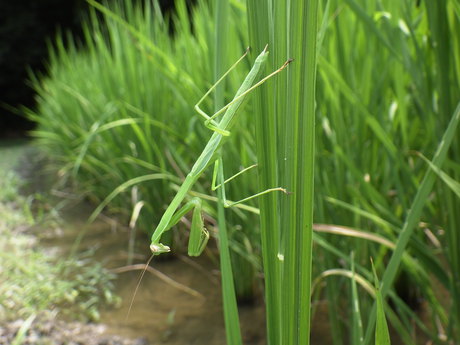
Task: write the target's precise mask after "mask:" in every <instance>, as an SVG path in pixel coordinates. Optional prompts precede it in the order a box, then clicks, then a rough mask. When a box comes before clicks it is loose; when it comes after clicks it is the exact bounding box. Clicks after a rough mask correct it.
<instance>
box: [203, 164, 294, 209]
mask: <svg viewBox="0 0 460 345" xmlns="http://www.w3.org/2000/svg"><path fill="white" fill-rule="evenodd" d="M256 166H257V164H254V165H251V166H249V167H247V168H244V169H243V170H241V171H240V172H238V173H236V174H235V175H233V176H232V177H229V178H228V179H225V178H224V167H223V162H222V158H219V159H218V160H216V162H215V163H214V173H213V177H212V181H213V182H212V189H213V190H216V189H218V188H221V187H222V196H223V200H224V207H227V208H228V207H232V206H235V205H238V204H242V203H244V202H246V201H248V200H251V199H255V198H257V197H259V196H262V195H265V194H268V193H271V192H283V193H285V194H289V192H288V191H287V190H286V189H285V188H282V187H275V188H269V189H266V190H264V191H262V192H259V193H256V194H254V195H251V196H248V197H247V198H244V199H241V200H238V201H232V202H228V201H227V198H226V196H225V184H226V183H227V182H230V181H231V180H233V179H234V178H235V177H237V176H239V175H241V174H243V173H244V172H246V171H248V170H250V169H252V168H255V167H256ZM217 180H218V183H219V184H218V185H216V184H215V182H216V181H217Z"/></svg>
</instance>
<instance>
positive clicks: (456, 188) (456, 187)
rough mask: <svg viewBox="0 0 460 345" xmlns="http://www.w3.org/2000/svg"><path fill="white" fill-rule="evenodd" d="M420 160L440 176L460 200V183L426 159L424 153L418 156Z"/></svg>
mask: <svg viewBox="0 0 460 345" xmlns="http://www.w3.org/2000/svg"><path fill="white" fill-rule="evenodd" d="M418 155H419V156H420V158H422V159H423V160H424V161H425V162H426V163H427V164H428V165H429V167H430V168H431V169H432V170H433V171H434V172H435V173H436V175H438V176H439V177H440V178H441V180H442V181H443V182H444V183H445V184H446V185H447V186H448V187H449V188H450V189H451V190H452V192H454V193H455V194H457V196H458V197H459V198H460V183H459V182H458V181H456V180H455V179H453V178H452V177H450V176H449V175H447V174H446V173H445V172H444V171H442V170H441V169H440V167H438V166H436V165H434V164H433V162H431V161H430V160H429V159H428V158H426V157H425V156H424V155H423V154H422V153H419V154H418Z"/></svg>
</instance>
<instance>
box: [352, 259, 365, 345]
mask: <svg viewBox="0 0 460 345" xmlns="http://www.w3.org/2000/svg"><path fill="white" fill-rule="evenodd" d="M350 261H351V271H352V274H353V275H352V279H351V303H352V324H353V328H352V344H356V345H362V344H364V331H363V320H362V318H361V311H360V309H359V295H358V289H357V286H356V279H355V277H356V272H355V257H354V253H353V252H352V253H351V258H350Z"/></svg>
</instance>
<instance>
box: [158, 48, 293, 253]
mask: <svg viewBox="0 0 460 345" xmlns="http://www.w3.org/2000/svg"><path fill="white" fill-rule="evenodd" d="M247 53H248V50H246V52H245V53H244V54H243V56H242V57H241V58H240V59H239V60H238V61H237V62H236V63H235V64H234V65H233V66H232V67H230V69H229V70H228V71H227V72H226V73H225V74H224V75H223V76H222V77H221V78H220V79H219V80H218V81H217V82H216V83H215V84H214V85H213V86H212V87H211V88H210V89H209V90H208V92H207V93H206V94H205V95H204V96H203V97H202V98H201V99H200V100H199V101H198V103H197V104H196V105H195V110H196V111H197V112H198V114H200V115H201V116H202V117H204V118H205V119H206V120H205V126H206V127H208V128H209V129H211V130H212V131H214V133H213V134H212V136H211V138H210V139H209V141H208V143H207V145H206V147H205V148H204V150H203V152H202V153H201V155H200V156H199V157H198V159H197V161H196V162H195V164H194V165H193V167H192V169H191V171H190V173H189V174H188V175H187V176H186V178H185V180H184V181H183V183H182V185H181V187H180V188H179V190H178V191H177V194H176V196H175V197H174V198H173V200H172V201H171V203H170V204H169V206H168V208H167V209H166V211H165V213H164V214H163V216H162V218H161V220H160V222H159V223H158V225H157V227H156V229H155V231H154V232H153V234H152V237H151V244H150V250H151V251H152V253H153V255H158V254H161V253H166V252H169V251H170V248H169V247H168V246H166V245H164V244H162V243H160V239H161V236H162V235H163V233H164V232H165V231H168V230H169V229H171V228H172V227H173V226H174V225H176V224H177V223H178V222H179V221H180V219H181V218H182V217H183V216H184V215H185V214H187V213H188V212H190V211H191V210H193V216H192V223H191V230H190V237H189V242H188V254H189V255H190V256H198V255H200V254H201V253H202V251H203V250H204V248H205V247H206V244H207V242H208V239H209V232H208V231H207V230H206V228H205V227H204V224H203V219H202V216H201V208H202V206H201V199H199V198H193V199H191V200H190V201H189V202H187V203H186V204H185V205H184V206H182V208H180V209H179V210H178V208H179V206H180V205H181V203H182V202H183V201H184V199H185V197H186V195H187V194H188V192H189V191H190V190H191V188H192V187H193V185H194V184H195V182H196V181H197V180H198V178H199V177H200V176H201V174H202V173H203V172H204V170H205V169H206V168H207V167H209V166H210V165H211V164H213V163H215V166H214V173H213V178H212V189H213V190H216V189H217V188H220V187H222V188H224V184H225V183H227V182H229V181H230V180H232V179H233V178H235V177H237V176H238V175H240V174H242V173H243V172H245V171H247V170H249V169H251V168H253V167H254V166H255V165H253V166H251V167H249V168H246V169H243V170H242V171H240V172H239V173H237V174H236V175H234V176H232V177H230V178H229V179H227V180H224V178H223V172H222V171H223V169H222V158H221V157H220V154H219V148H220V147H221V146H222V144H223V143H224V141H225V138H226V137H228V136H229V135H230V129H231V128H232V126H233V124H234V123H235V120H236V115H237V114H238V108H239V107H240V105H241V103H242V102H243V100H244V98H245V97H246V95H247V94H248V93H250V92H251V91H252V90H254V89H255V88H257V87H258V86H260V85H261V84H263V83H265V82H266V81H267V80H268V79H270V78H271V77H273V76H274V75H276V74H277V73H279V72H281V71H282V70H283V69H285V68H286V67H287V66H288V64H289V63H290V62H291V61H292V59H289V60H287V61H286V62H285V63H284V64H283V65H282V66H281V67H280V68H278V69H277V70H276V71H274V72H272V73H271V74H269V75H267V76H266V77H264V78H263V79H261V80H260V81H258V82H257V83H255V84H254V81H255V79H256V78H257V76H258V75H259V72H260V71H261V68H262V66H263V65H264V64H265V62H266V60H267V57H268V51H267V46H266V47H265V49H264V50H263V51H262V52H261V53H260V55H259V56H258V57H257V58H256V60H255V62H254V65H253V67H252V68H251V70H250V71H249V73H248V74H247V76H246V78H245V79H244V81H243V83H242V84H241V86H240V88H239V89H238V91H237V93H236V95H235V97H234V98H233V100H232V101H231V102H230V103H228V104H227V105H226V106H224V107H223V108H222V109H220V110H218V111H217V112H216V113H214V114H213V115H211V116H209V115H207V114H206V113H205V112H204V111H203V110H201V109H200V107H199V105H200V104H201V103H202V102H203V100H204V99H205V98H206V97H207V96H208V95H209V94H210V93H211V92H212V91H213V90H214V89H215V88H216V86H217V85H218V84H219V83H220V82H221V81H222V80H223V79H224V78H225V77H226V76H227V74H228V73H230V71H231V70H232V69H233V68H234V67H235V66H236V65H237V64H238V63H239V62H240V61H241V60H242V59H243V58H244V57H245V56H246V55H247ZM224 112H225V113H224ZM222 113H224V114H223V115H222V118H221V119H220V121H219V122H217V121H216V118H217V117H218V116H219V115H220V114H222ZM217 177H218V178H219V182H218V184H216V180H217ZM274 191H281V192H284V193H287V192H286V190H285V189H284V188H281V187H277V188H271V189H267V190H265V191H263V192H260V193H257V194H255V195H252V196H249V197H247V198H244V199H242V200H239V201H236V202H232V203H229V202H227V200H226V199H225V193H223V195H224V206H225V207H231V206H234V205H236V204H239V203H243V202H245V201H248V200H250V199H252V198H256V197H258V196H260V195H263V194H266V193H270V192H274Z"/></svg>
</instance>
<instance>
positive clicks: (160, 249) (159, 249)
mask: <svg viewBox="0 0 460 345" xmlns="http://www.w3.org/2000/svg"><path fill="white" fill-rule="evenodd" d="M150 250H151V251H152V253H153V254H154V255H159V254H162V253H168V252H170V251H171V249H170V248H169V247H168V246H165V245H164V244H161V243H152V244H151V245H150Z"/></svg>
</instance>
